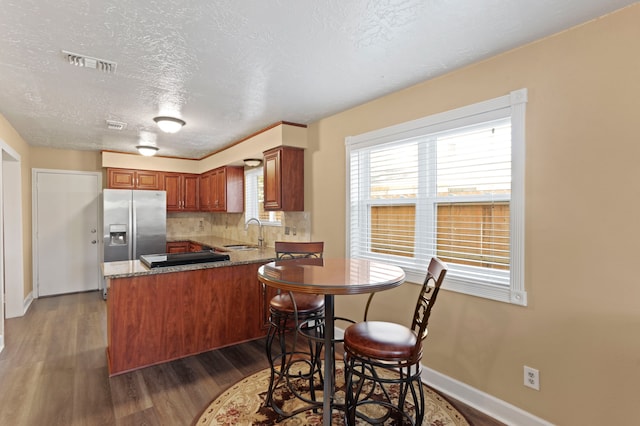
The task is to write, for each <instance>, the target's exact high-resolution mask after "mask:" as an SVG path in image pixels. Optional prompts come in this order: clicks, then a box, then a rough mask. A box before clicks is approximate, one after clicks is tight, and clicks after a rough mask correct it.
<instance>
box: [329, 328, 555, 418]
mask: <svg viewBox="0 0 640 426" xmlns="http://www.w3.org/2000/svg"><path fill="white" fill-rule="evenodd" d="M343 336H344V330H343V329H340V328H336V329H335V338H336V339H342V338H343ZM422 381H423V383H425V384H427V385H429V386H430V387H432V388H434V389H435V390H437V391H439V392H442V393H444V394H446V395H448V396H451V397H452V398H455V399H457V400H458V401H461V402H464V403H465V404H467V405H469V406H470V407H473V408H475V409H476V410H478V411H481V412H483V413H485V414H486V415H488V416H490V417H493V418H494V419H496V420H499V421H501V422H502V423H505V424H507V425H514V426H553V423H549V422H547V421H546V420H543V419H541V418H539V417H536V416H534V415H533V414H530V413H528V412H526V411H524V410H522V409H520V408H518V407H516V406H514V405H511V404H509V403H508V402H505V401H502V400H500V399H498V398H496V397H494V396H491V395H489V394H488V393H484V392H482V391H480V390H478V389H475V388H473V387H471V386H469V385H467V384H465V383H462V382H460V381H458V380H456V379H453V378H451V377H449V376H446V375H444V374H442V373H439V372H437V371H436V370H433V369H431V368H429V367H426V366H424V365H423V366H422Z"/></svg>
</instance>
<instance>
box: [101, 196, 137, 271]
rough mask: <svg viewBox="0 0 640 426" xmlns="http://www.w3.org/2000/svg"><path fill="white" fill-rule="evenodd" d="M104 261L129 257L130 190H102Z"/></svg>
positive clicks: (127, 258)
mask: <svg viewBox="0 0 640 426" xmlns="http://www.w3.org/2000/svg"><path fill="white" fill-rule="evenodd" d="M102 197H103V198H102V201H103V210H104V215H103V226H104V233H103V235H104V239H103V241H104V261H105V262H115V261H119V260H129V259H131V253H132V252H131V247H132V244H131V236H132V235H131V212H130V208H131V191H130V190H126V189H105V190H104V191H103V192H102Z"/></svg>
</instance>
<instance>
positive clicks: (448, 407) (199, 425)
mask: <svg viewBox="0 0 640 426" xmlns="http://www.w3.org/2000/svg"><path fill="white" fill-rule="evenodd" d="M268 371H269V369H268V368H265V369H260V370H257V371H255V372H253V373H251V374H249V375H247V376H245V377H243V378H241V379H240V380H238V381H237V382H235V383H233V384H231V385H230V386H228V387H227V388H226V389H224V390H223V391H221V392H220V393H219V394H218V395H216V396H215V397H214V398H213V399H212V400H211V401H210V402H209V403H207V404H206V406H205V407H204V408H203V409H202V410H201V411H200V412H199V414H198V415H197V416H196V417H195V418H194V419H193V422H192V423H191V426H203V425H218V424H229V423H213V421H214V419H213V418H209V417H208V414H209V413H214V411H213V410H212V406H214V404H215V403H216V401H218V400H221V399H222V398H223V397H226V396H227V395H229V394H230V393H231V392H235V390H236V389H237V388H238V387H239V386H241V385H243V383H252V382H255V381H256V380H251V379H253V378H254V377H256V376H260V375H261V374H262V375H265V374H266V376H267V377H268V375H269V373H268ZM267 380H268V379H267ZM422 385H423V387H424V388H425V391H426V392H425V397H426V399H429V396H428V395H429V394H430V393H432V394H434V395H435V402H436V403H437V405H438V407H439V408H440V409H442V410H444V411H445V412H447V415H448V416H449V417H450V418H451V419H452V420H453V421H454V422H455V426H465V425H466V426H471V423H470V422H469V420H468V419H467V418H466V416H465V415H464V414H463V413H461V412H460V411H459V410H457V409H456V408H455V407H454V406H453V404H452V403H451V401H450V400H449V399H448V398H447V397H446V396H444V395H442V394H440V393H439V392H438V391H436V390H435V389H433V388H431V387H430V386H428V385H427V384H426V383H424V382H423V383H422ZM265 388H266V385H265ZM258 399H259V400H260V401H261V404H262V403H263V402H264V399H263V398H262V397H261V396H258ZM215 412H216V413H217V412H218V411H217V410H216V411H215ZM334 417H335V414H334ZM285 421H286V420H283V422H282V423H273V422H269V423H266V422H258V423H253V422H252V423H251V424H260V425H273V424H285V423H284V422H285ZM426 421H427V419H426V418H425V422H426ZM332 424H334V422H332ZM441 424H443V423H439V422H436V423H433V424H432V425H433V426H439V425H441ZM424 425H426V426H429V424H428V423H424V422H423V426H424Z"/></svg>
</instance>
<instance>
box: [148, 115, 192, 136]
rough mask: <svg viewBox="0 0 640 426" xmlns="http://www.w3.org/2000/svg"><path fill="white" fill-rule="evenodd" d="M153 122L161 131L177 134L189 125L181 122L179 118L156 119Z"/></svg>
mask: <svg viewBox="0 0 640 426" xmlns="http://www.w3.org/2000/svg"><path fill="white" fill-rule="evenodd" d="M153 121H155V122H156V124H158V127H160V130H162V131H163V132H166V133H175V132H177V131H178V130H180V129H182V126H184V125H185V124H187V123H185V122H184V120H180V119H179V118H175V117H166V116H162V117H155V118H154V119H153Z"/></svg>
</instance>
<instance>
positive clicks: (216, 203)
mask: <svg viewBox="0 0 640 426" xmlns="http://www.w3.org/2000/svg"><path fill="white" fill-rule="evenodd" d="M200 210H201V211H210V212H227V213H242V212H243V211H244V168H243V167H219V168H217V169H213V170H210V171H208V172H206V173H203V174H202V175H200Z"/></svg>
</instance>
